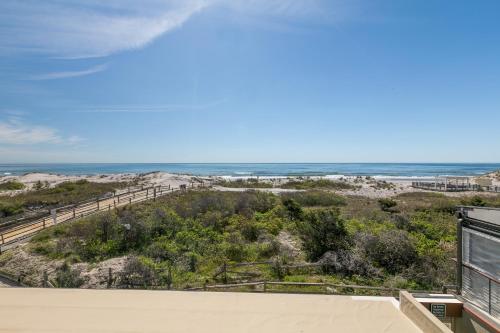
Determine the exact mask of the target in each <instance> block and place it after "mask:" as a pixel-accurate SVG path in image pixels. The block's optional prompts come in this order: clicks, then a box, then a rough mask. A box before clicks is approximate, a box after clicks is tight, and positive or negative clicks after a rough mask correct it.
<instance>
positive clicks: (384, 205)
mask: <svg viewBox="0 0 500 333" xmlns="http://www.w3.org/2000/svg"><path fill="white" fill-rule="evenodd" d="M378 203H379V205H380V209H382V210H383V211H384V212H393V211H394V209H393V208H394V207H396V206H397V205H398V203H397V201H395V200H392V199H390V198H382V199H379V200H378Z"/></svg>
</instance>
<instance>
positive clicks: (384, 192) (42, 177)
mask: <svg viewBox="0 0 500 333" xmlns="http://www.w3.org/2000/svg"><path fill="white" fill-rule="evenodd" d="M249 178H252V177H251V176H248V177H220V176H208V177H197V176H191V175H180V174H173V173H167V172H151V173H145V174H136V173H121V174H101V175H74V176H72V175H59V174H49V173H28V174H24V175H20V176H3V177H0V183H4V182H8V181H17V182H20V183H23V184H24V185H25V186H26V187H25V188H24V189H23V190H15V191H3V192H2V194H3V195H15V194H17V193H20V192H23V191H30V190H33V189H34V187H35V185H36V184H37V183H38V182H42V183H43V184H44V186H46V187H54V186H56V185H58V184H60V183H63V182H68V181H71V182H74V181H78V180H87V181H89V182H96V183H111V182H126V183H130V184H133V185H144V186H158V185H163V186H169V185H170V186H172V187H179V186H180V185H187V186H189V185H190V184H192V183H202V182H203V183H205V184H206V185H213V186H212V189H214V190H218V191H246V190H250V189H253V188H229V187H224V186H218V185H217V184H218V183H220V182H222V181H235V180H245V179H249ZM304 179H311V180H319V179H329V180H333V181H338V182H345V183H347V184H350V185H353V186H355V187H356V188H355V189H345V190H335V192H338V193H340V194H344V195H356V196H365V197H370V198H383V197H391V196H396V195H399V194H402V193H409V192H429V191H427V190H422V189H417V188H413V187H412V181H415V180H419V179H418V178H411V177H406V178H403V177H401V178H397V177H394V178H390V177H384V178H377V177H366V176H325V177H320V176H312V177H306V178H305V177H260V178H259V182H263V183H267V184H269V187H270V188H259V189H257V190H260V191H266V192H272V193H281V192H288V191H297V190H290V189H283V188H281V186H283V185H284V184H286V183H287V182H290V181H301V180H304ZM479 179H483V180H484V179H489V180H491V184H492V185H493V186H500V172H499V171H496V172H493V173H489V174H486V175H483V176H480V177H470V179H469V180H470V182H471V184H476V183H477V182H478V180H479ZM425 180H426V181H430V179H428V178H427V179H425ZM271 186H272V187H271ZM471 193H474V192H446V193H444V194H445V195H448V196H465V195H470V194H471ZM483 194H486V195H488V194H489V195H495V194H494V193H483Z"/></svg>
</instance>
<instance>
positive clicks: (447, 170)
mask: <svg viewBox="0 0 500 333" xmlns="http://www.w3.org/2000/svg"><path fill="white" fill-rule="evenodd" d="M495 170H500V163H79V164H72V163H64V164H0V176H2V175H3V176H6V175H22V174H26V173H31V172H42V173H53V174H62V175H95V174H116V173H147V172H153V171H165V172H171V173H178V174H191V175H197V176H209V175H212V176H227V177H257V176H259V177H279V176H331V177H340V176H373V177H376V178H403V179H404V178H409V179H411V178H430V177H435V176H477V175H481V174H484V173H487V172H492V171H495Z"/></svg>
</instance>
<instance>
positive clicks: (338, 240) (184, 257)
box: [30, 191, 500, 290]
mask: <svg viewBox="0 0 500 333" xmlns="http://www.w3.org/2000/svg"><path fill="white" fill-rule="evenodd" d="M471 202H476V203H477V202H480V203H484V204H487V205H496V206H498V205H500V199H499V198H498V197H490V198H488V197H472V198H466V199H462V200H460V199H456V198H450V197H445V196H444V195H439V194H434V193H410V194H404V195H400V196H398V197H395V198H394V199H391V201H378V200H374V199H369V198H363V197H341V196H338V195H335V194H332V193H327V192H321V191H308V192H301V193H293V194H290V193H288V194H286V195H283V196H277V195H273V194H270V193H263V192H256V191H249V192H243V193H234V192H216V191H190V192H187V193H177V194H173V195H171V196H168V197H163V198H161V199H159V200H157V201H156V202H146V203H142V204H140V205H135V206H131V207H126V208H123V209H119V210H117V211H116V212H109V213H103V214H100V215H96V216H93V217H89V218H86V219H83V220H80V221H77V222H74V223H71V224H67V225H60V226H57V227H56V228H52V229H48V230H46V231H44V232H43V233H41V234H39V235H38V236H36V237H35V238H34V239H33V240H32V242H31V245H30V248H31V250H32V251H33V252H35V253H38V254H42V255H44V256H47V257H50V258H53V259H65V260H66V262H67V263H69V264H71V263H75V262H80V261H84V262H90V263H95V262H99V261H102V260H105V259H108V258H113V257H118V256H123V255H133V256H134V259H133V260H132V261H131V262H129V263H128V264H127V267H125V273H123V275H122V277H121V281H122V283H125V284H126V283H127V281H129V280H131V279H133V278H135V279H136V280H137V277H139V280H140V281H141V282H140V283H141V284H143V285H144V286H148V285H162V286H172V287H175V288H185V287H188V286H193V285H201V284H203V283H205V282H208V283H213V282H221V281H224V282H226V281H228V280H231V281H242V280H245V281H247V280H252V279H257V280H262V279H282V280H286V281H316V282H317V281H324V282H343V283H356V284H364V285H382V286H388V287H399V288H412V289H429V290H431V289H433V290H436V289H439V288H440V287H441V286H442V285H443V284H449V283H453V282H454V263H453V262H452V259H451V258H453V257H455V241H456V236H455V233H456V229H455V223H456V220H455V217H454V210H455V206H456V205H457V204H469V203H471ZM241 262H269V264H267V265H255V266H251V267H250V269H249V270H248V269H247V270H246V271H245V270H243V271H239V272H236V268H235V269H233V270H232V271H231V272H230V273H228V274H225V275H223V276H222V275H221V274H220V272H221V270H220V268H221V266H222V265H231V264H234V263H241ZM304 262H312V263H318V266H317V269H312V270H311V269H307V270H301V269H300V268H299V269H284V267H286V265H287V264H297V263H304ZM58 280H60V281H61V282H60V285H62V286H78V284H79V283H80V282H81V281H80V277H79V276H78V274H76V273H75V272H74V271H72V270H71V268H70V267H69V266H68V264H66V265H64V266H63V267H62V268H61V269H60V270H59V272H58Z"/></svg>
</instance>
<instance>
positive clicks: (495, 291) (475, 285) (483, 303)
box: [462, 263, 500, 318]
mask: <svg viewBox="0 0 500 333" xmlns="http://www.w3.org/2000/svg"><path fill="white" fill-rule="evenodd" d="M462 271H463V272H464V273H465V274H464V281H463V286H462V296H463V297H464V298H465V299H467V301H469V302H470V303H472V304H474V305H475V306H477V307H479V308H480V309H481V310H483V311H486V312H487V313H488V314H490V315H491V316H493V317H495V318H500V280H499V279H498V278H496V277H494V276H491V275H489V274H487V273H485V272H482V271H480V270H479V269H477V268H475V267H473V266H471V265H468V264H466V263H462ZM466 272H467V273H466Z"/></svg>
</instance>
